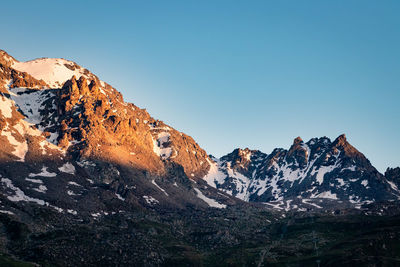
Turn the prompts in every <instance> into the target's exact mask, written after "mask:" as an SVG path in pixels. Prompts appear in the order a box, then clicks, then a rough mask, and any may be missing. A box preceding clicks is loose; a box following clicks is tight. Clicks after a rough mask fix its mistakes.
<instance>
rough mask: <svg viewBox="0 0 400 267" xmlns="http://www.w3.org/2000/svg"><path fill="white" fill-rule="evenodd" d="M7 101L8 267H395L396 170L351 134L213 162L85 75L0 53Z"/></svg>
mask: <svg viewBox="0 0 400 267" xmlns="http://www.w3.org/2000/svg"><path fill="white" fill-rule="evenodd" d="M0 93H1V96H0V131H1V132H0V232H1V236H0V253H1V254H0V265H5V266H228V265H229V266H243V265H245V266H304V265H306V266H319V265H320V266H337V265H338V264H344V265H354V264H357V265H360V264H361V265H369V266H395V265H400V241H399V240H400V216H399V215H400V208H399V207H400V206H399V199H400V190H399V188H400V168H394V169H391V168H388V169H387V171H386V172H385V174H382V173H380V172H378V171H377V170H376V169H375V168H374V166H372V165H371V163H370V161H369V160H368V159H367V158H366V157H365V156H364V155H363V154H362V153H361V152H360V151H358V150H357V149H356V148H355V147H353V146H352V145H351V144H350V143H349V142H348V140H347V139H346V136H345V135H344V134H343V135H341V136H339V137H337V138H336V139H335V140H330V139H329V138H327V137H321V138H313V139H311V140H308V141H307V142H305V141H303V140H302V139H301V138H300V137H297V138H296V139H295V140H294V142H293V145H292V146H291V147H290V148H289V149H283V148H277V149H274V150H273V151H272V152H271V153H269V154H266V153H264V152H261V151H258V150H250V149H248V148H246V149H239V148H238V149H235V150H234V151H233V152H231V153H229V154H227V155H225V156H223V157H221V158H218V159H217V158H215V157H213V156H211V155H208V154H207V153H206V151H205V150H204V149H202V148H201V147H200V146H199V145H198V144H197V143H196V142H195V140H194V139H193V138H192V137H190V136H188V135H186V134H185V133H182V132H180V131H178V130H176V129H174V128H173V127H171V126H169V125H167V124H165V123H164V122H163V121H161V120H157V119H155V118H153V117H151V116H150V115H149V113H148V112H147V111H146V110H145V109H141V108H139V107H137V106H135V105H134V104H132V103H126V102H125V101H124V99H123V96H122V95H121V93H119V92H118V91H117V90H116V89H114V88H113V87H112V86H111V85H109V84H108V83H106V82H104V81H102V80H100V79H99V77H97V76H96V75H95V74H93V73H91V72H90V71H89V70H87V69H85V68H83V67H81V66H79V65H78V64H76V63H74V62H72V61H69V60H65V59H56V58H40V59H35V60H32V61H27V62H20V61H18V60H16V59H15V58H13V57H12V56H10V55H8V54H7V53H6V52H5V51H2V50H0ZM272 141H273V140H272ZM272 141H271V142H272Z"/></svg>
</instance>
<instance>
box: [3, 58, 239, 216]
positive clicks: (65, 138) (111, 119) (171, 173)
mask: <svg viewBox="0 0 400 267" xmlns="http://www.w3.org/2000/svg"><path fill="white" fill-rule="evenodd" d="M0 93H1V96H0V128H1V134H0V144H1V145H0V165H1V166H2V168H1V169H0V176H1V183H0V184H1V188H2V191H1V192H2V194H1V195H2V197H1V198H2V199H3V201H2V203H10V202H11V203H10V204H12V203H13V202H14V203H15V202H18V204H19V205H22V206H26V205H29V204H31V203H36V204H39V205H41V206H45V207H50V208H53V210H55V211H58V212H60V213H71V214H74V215H79V214H103V213H104V214H109V213H111V212H117V211H118V210H121V207H120V206H121V205H123V206H124V208H123V209H125V210H126V209H128V210H129V209H137V208H145V209H147V208H150V209H157V208H159V209H162V208H173V209H175V208H178V209H179V208H184V207H186V206H188V205H189V206H195V207H199V208H207V207H217V208H224V207H226V206H227V204H234V203H236V202H238V201H237V200H235V199H234V198H231V197H229V196H228V195H225V194H221V193H220V192H219V193H218V192H217V190H215V189H214V188H210V187H209V186H207V185H206V184H205V183H204V182H203V181H202V180H201V179H200V178H201V177H203V176H204V175H205V174H206V173H207V170H208V168H209V166H208V163H207V162H208V160H209V158H208V156H207V154H206V152H205V151H204V150H203V149H201V148H200V147H199V146H198V144H197V143H196V142H195V141H194V140H193V139H192V138H191V137H190V136H187V135H185V134H184V133H181V132H179V131H176V130H175V129H173V128H172V127H170V126H168V125H166V124H164V123H163V122H162V121H159V120H155V119H153V118H152V117H151V116H150V115H149V114H148V113H147V112H146V110H144V109H140V108H138V107H137V106H135V105H133V104H131V103H126V102H124V100H123V98H122V95H121V94H120V93H119V92H117V91H116V90H115V89H114V88H112V87H111V86H110V85H109V84H107V83H105V82H103V81H101V80H99V79H98V77H97V76H95V75H94V74H92V73H91V72H90V71H88V70H86V69H84V68H82V67H80V66H78V65H77V64H75V63H73V62H70V61H67V60H64V59H47V58H41V59H36V60H33V61H28V62H19V61H17V60H15V59H14V58H12V57H11V56H9V55H8V54H7V53H5V52H4V51H2V52H1V54H0ZM187 177H190V178H192V179H188V178H187ZM196 180H198V182H197V183H196ZM95 195H98V196H101V197H94V196H95ZM104 205H106V206H107V207H108V208H107V209H105V208H104ZM11 206H12V205H11ZM10 212H12V211H10ZM13 212H16V211H15V210H14V211H13Z"/></svg>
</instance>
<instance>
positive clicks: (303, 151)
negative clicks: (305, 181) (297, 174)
mask: <svg viewBox="0 0 400 267" xmlns="http://www.w3.org/2000/svg"><path fill="white" fill-rule="evenodd" d="M308 156H309V151H308V147H307V146H306V145H305V144H304V142H303V139H301V138H300V136H299V137H296V138H295V139H294V141H293V145H292V146H291V147H290V149H289V151H288V154H287V159H288V162H290V163H294V162H298V163H299V165H300V167H301V168H303V167H304V166H306V165H307V162H308Z"/></svg>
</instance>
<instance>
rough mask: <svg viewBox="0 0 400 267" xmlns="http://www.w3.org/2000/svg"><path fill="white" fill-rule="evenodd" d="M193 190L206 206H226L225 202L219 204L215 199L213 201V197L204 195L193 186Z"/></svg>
mask: <svg viewBox="0 0 400 267" xmlns="http://www.w3.org/2000/svg"><path fill="white" fill-rule="evenodd" d="M194 190H195V191H196V193H197V197H198V198H200V199H201V200H203V201H204V202H206V203H207V204H208V206H210V207H213V208H218V209H224V208H226V205H225V204H220V203H218V202H217V201H215V200H214V199H211V198H208V197H206V196H205V195H204V194H203V193H202V192H201V191H200V190H199V189H197V188H194Z"/></svg>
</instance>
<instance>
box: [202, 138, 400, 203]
mask: <svg viewBox="0 0 400 267" xmlns="http://www.w3.org/2000/svg"><path fill="white" fill-rule="evenodd" d="M205 180H206V181H207V183H208V184H209V185H211V186H214V187H216V188H218V189H220V190H222V191H224V192H226V193H228V194H230V195H233V196H236V197H238V198H240V199H243V200H245V201H252V202H268V203H271V204H272V205H274V207H277V208H282V209H292V208H302V209H303V208H306V207H310V206H314V207H320V208H321V206H331V205H338V204H339V206H356V207H360V205H361V204H368V203H371V202H375V201H383V200H396V199H398V198H399V197H400V191H399V190H398V188H397V186H396V184H395V183H394V182H391V181H390V180H388V179H386V178H385V176H384V175H382V174H380V173H379V172H378V171H377V170H376V169H375V168H374V167H373V166H372V165H371V163H370V162H369V160H368V159H367V158H366V157H365V156H364V155H363V154H362V153H360V152H359V151H358V150H357V149H355V148H354V147H353V146H351V145H350V144H349V143H348V141H347V140H346V136H345V135H341V136H339V137H338V138H337V139H336V140H334V141H333V142H331V140H330V139H329V138H326V137H323V138H313V139H311V140H309V141H308V142H304V141H303V140H302V139H301V138H300V137H297V138H296V139H295V140H294V142H293V145H292V146H291V147H290V149H289V150H285V149H275V150H274V151H273V152H272V153H271V154H264V153H262V152H260V151H252V150H249V149H244V150H241V149H236V150H234V151H233V152H232V153H230V154H228V155H226V156H223V157H222V158H220V159H214V163H213V164H212V167H211V170H210V172H209V173H208V174H207V176H206V177H205ZM309 203H312V204H309Z"/></svg>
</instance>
